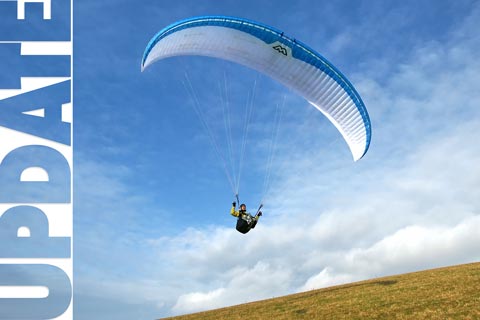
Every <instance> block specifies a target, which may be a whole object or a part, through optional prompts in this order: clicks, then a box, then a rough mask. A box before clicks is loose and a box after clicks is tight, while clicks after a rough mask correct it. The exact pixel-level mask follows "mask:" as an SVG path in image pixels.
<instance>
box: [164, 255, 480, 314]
mask: <svg viewBox="0 0 480 320" xmlns="http://www.w3.org/2000/svg"><path fill="white" fill-rule="evenodd" d="M168 319H169V320H194V319H195V320H213V319H228V320H235V319H239V320H240V319H248V320H252V319H265V320H271V319H275V320H277V319H480V263H472V264H465V265H459V266H454V267H447V268H439V269H433V270H428V271H420V272H414V273H408V274H402V275H397V276H390V277H384V278H378V279H372V280H368V281H361V282H356V283H351V284H346V285H340V286H335V287H330V288H324V289H319V290H313V291H308V292H304V293H298V294H293V295H289V296H285V297H280V298H274V299H269V300H263V301H257V302H252V303H246V304H242V305H238V306H233V307H228V308H222V309H218V310H212V311H206V312H200V313H195V314H190V315H184V316H178V317H172V318H168Z"/></svg>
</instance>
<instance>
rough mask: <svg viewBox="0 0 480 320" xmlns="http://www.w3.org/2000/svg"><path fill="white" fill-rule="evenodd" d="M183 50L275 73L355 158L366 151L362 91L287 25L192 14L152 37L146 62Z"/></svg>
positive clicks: (367, 128)
mask: <svg viewBox="0 0 480 320" xmlns="http://www.w3.org/2000/svg"><path fill="white" fill-rule="evenodd" d="M181 55H200V56H209V57H215V58H220V59H225V60H229V61H232V62H235V63H239V64H242V65H245V66H247V67H250V68H252V69H255V70H257V71H259V72H261V73H264V74H266V75H268V76H270V77H271V78H273V79H275V80H277V81H279V82H280V83H282V84H284V85H285V86H287V87H288V88H290V89H292V90H293V91H295V92H296V93H298V94H299V95H301V96H302V97H304V98H305V99H306V100H307V101H309V102H310V103H311V104H312V105H313V106H315V107H316V108H317V109H318V110H320V111H321V112H322V113H323V114H324V115H325V116H326V117H327V118H328V119H329V120H330V121H331V122H332V123H333V124H334V125H335V127H336V128H337V129H338V131H339V132H340V133H341V134H342V136H343V138H344V139H345V141H346V142H347V144H348V146H349V148H350V151H351V153H352V156H353V159H354V160H355V161H357V160H359V159H360V158H362V157H363V156H364V155H365V153H366V152H367V150H368V148H369V145H370V139H371V124H370V119H369V116H368V113H367V110H366V108H365V105H364V103H363V101H362V99H361V98H360V95H359V94H358V92H357V91H356V90H355V88H354V87H353V85H352V84H351V83H350V81H349V80H348V79H347V78H346V77H345V76H344V75H343V74H342V73H341V72H340V71H339V70H338V69H337V68H335V67H334V66H333V65H332V64H331V63H330V62H329V61H327V60H326V59H325V58H324V57H323V56H321V55H320V54H319V53H317V52H316V51H315V50H313V49H311V48H310V47H308V46H307V45H305V44H303V43H301V42H300V41H298V40H296V39H293V38H291V37H288V36H286V35H285V34H284V33H283V32H282V31H280V30H277V29H275V28H273V27H270V26H267V25H265V24H261V23H258V22H254V21H251V20H246V19H242V18H236V17H226V16H202V17H194V18H189V19H186V20H182V21H178V22H175V23H173V24H171V25H169V26H167V27H166V28H164V29H163V30H161V31H160V32H158V33H157V34H156V35H155V36H154V37H153V38H152V39H151V40H150V42H149V44H148V45H147V47H146V49H145V52H144V55H143V58H142V64H141V68H142V70H144V69H145V68H147V67H148V66H149V65H151V64H152V63H154V62H155V61H157V60H160V59H164V58H168V57H173V56H181Z"/></svg>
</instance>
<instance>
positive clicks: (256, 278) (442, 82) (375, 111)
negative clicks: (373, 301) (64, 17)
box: [74, 0, 480, 319]
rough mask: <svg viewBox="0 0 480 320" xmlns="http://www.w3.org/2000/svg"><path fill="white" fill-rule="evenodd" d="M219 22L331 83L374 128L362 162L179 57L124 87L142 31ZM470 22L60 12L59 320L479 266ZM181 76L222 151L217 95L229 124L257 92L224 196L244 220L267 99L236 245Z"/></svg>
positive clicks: (397, 13) (474, 17)
mask: <svg viewBox="0 0 480 320" xmlns="http://www.w3.org/2000/svg"><path fill="white" fill-rule="evenodd" d="M217 14H219V15H233V16H238V17H243V18H248V19H251V20H256V21H259V22H262V23H265V24H268V25H271V26H274V27H276V28H278V29H281V30H284V31H285V32H286V33H288V34H289V35H291V36H293V37H295V38H297V39H299V40H301V41H302V42H304V43H306V44H308V45H309V46H311V47H312V48H315V49H316V50H317V51H318V52H320V53H321V54H322V55H323V56H325V57H326V58H327V59H328V60H329V61H331V62H332V63H333V64H334V65H335V66H336V67H338V68H339V69H340V70H341V71H342V72H343V73H344V74H345V75H346V76H347V77H348V78H349V79H350V80H351V82H352V83H353V84H354V85H355V87H356V88H357V90H358V92H359V93H360V95H361V96H362V98H363V100H364V102H365V105H366V107H367V109H368V111H369V114H370V118H371V120H372V128H373V136H372V143H371V146H370V150H369V152H368V153H367V155H366V156H365V157H364V158H363V159H362V160H360V161H358V162H356V163H354V162H353V161H352V159H351V155H350V154H349V150H348V147H347V145H346V144H345V142H344V141H343V140H342V138H341V136H340V134H339V133H338V132H337V131H336V130H335V128H334V127H333V125H331V124H330V123H329V122H328V120H326V118H325V117H323V116H322V115H321V114H320V113H319V112H318V111H316V110H315V109H314V108H312V107H311V106H310V105H309V104H308V103H307V102H306V101H304V100H302V98H300V97H298V96H296V95H295V94H293V93H292V92H290V91H288V90H287V89H285V88H284V87H282V86H280V85H278V84H276V83H274V82H273V81H271V80H269V79H268V78H266V77H264V76H259V75H258V74H257V73H255V72H254V71H251V70H247V69H245V68H243V67H239V66H236V65H233V64H231V63H226V62H222V61H219V60H214V59H207V58H200V57H187V58H172V59H167V60H164V61H160V62H157V63H156V64H154V65H153V66H152V67H150V68H148V69H147V70H145V71H144V72H143V73H141V72H140V61H141V58H142V54H143V51H144V49H145V46H146V45H147V43H148V41H149V40H150V38H151V37H152V36H153V35H154V34H155V33H157V32H158V31H159V30H160V29H162V28H163V27H165V26H167V25H169V24H170V23H173V22H175V21H177V20H180V19H184V18H188V17H191V16H197V15H217ZM478 21H480V4H479V3H478V1H455V2H452V1H403V2H402V3H398V2H395V1H355V2H354V3H352V1H335V2H331V1H295V2H285V3H283V2H282V3H275V4H274V3H273V2H271V1H249V0H247V1H242V2H241V3H240V2H239V1H222V2H220V1H178V2H167V1H153V0H150V1H132V0H122V1H110V2H105V1H90V0H83V1H75V2H74V161H75V162H74V259H75V260H74V276H75V278H74V292H75V296H74V299H75V300H74V306H75V307H74V315H75V319H154V318H160V317H164V316H169V315H175V314H183V313H189V312H195V311H199V310H204V309H212V308H218V307H222V306H227V305H232V304H237V303H241V302H247V301H253V300H258V299H265V298H271V297H274V296H281V295H285V294H290V293H295V292H300V291H305V290H309V289H312V288H319V287H324V286H329V285H333V284H338V283H344V282H351V281H356V280H362V279H368V278H373V277H377V276H382V275H389V274H397V273H403V272H409V271H416V270H421V269H425V268H432V267H437V266H444V265H452V264H459V263H464V262H473V261H478V260H479V259H480V256H479V252H480V238H479V237H480V234H479V233H478V230H479V228H480V201H479V199H478V196H477V195H478V193H479V190H478V188H479V185H478V181H480V167H479V166H478V163H479V160H480V149H479V148H478V144H477V141H476V140H477V139H476V134H475V132H477V131H478V129H479V128H480V120H479V119H480V117H479V116H480V114H479V109H478V104H479V103H480V93H479V90H478V83H479V81H480V79H479V76H478V74H480V64H479V62H478V59H477V56H478V51H479V49H480V38H479V35H478V32H477V30H478V29H479V27H480V26H479V22H478ZM185 73H186V74H187V75H188V77H189V78H190V79H191V81H192V85H193V86H194V90H195V92H196V93H197V94H198V96H199V99H200V101H201V102H202V106H203V108H205V110H208V117H209V118H208V119H209V123H211V125H212V127H213V128H214V130H215V135H216V137H218V139H219V142H220V143H221V144H222V150H226V148H225V145H224V143H225V142H224V141H223V140H222V139H223V137H224V134H222V132H223V131H222V130H223V122H221V121H223V120H221V121H220V122H218V121H217V119H218V113H219V112H220V111H221V109H220V107H221V99H220V95H219V92H220V90H219V86H220V85H221V84H222V83H223V81H225V79H226V82H227V88H228V90H227V91H228V97H229V101H230V104H231V105H232V106H235V109H233V108H232V109H233V110H234V111H232V112H234V113H233V115H234V118H235V119H243V118H242V117H243V116H244V111H243V108H244V107H245V101H246V100H247V97H248V95H249V94H250V92H251V91H252V90H253V88H254V86H255V85H254V83H255V81H256V83H257V84H256V87H255V90H256V98H255V104H256V106H255V114H254V118H253V120H252V126H251V130H250V131H249V138H250V139H249V141H248V146H247V149H246V160H245V166H244V169H243V171H242V176H241V177H242V180H241V185H240V197H241V200H242V202H246V203H247V205H248V206H249V208H250V209H251V210H253V208H254V207H256V206H257V205H258V202H259V201H260V198H261V196H260V194H261V193H262V186H263V181H264V177H265V169H264V168H265V161H266V159H267V158H268V150H269V149H268V143H269V137H270V135H271V133H272V132H273V131H272V130H274V129H273V128H274V125H275V122H274V114H275V108H276V106H277V105H278V104H282V101H283V99H285V105H284V107H283V109H282V110H283V116H282V120H281V122H280V129H279V131H278V140H277V144H276V148H275V153H274V161H273V163H272V170H271V179H270V181H271V186H270V188H269V192H268V193H267V197H266V198H265V203H264V204H265V210H264V213H265V214H264V217H263V218H262V220H261V221H260V223H259V225H258V226H257V228H256V229H255V230H253V231H252V232H250V233H248V234H247V235H242V234H240V233H238V232H236V231H235V229H234V225H235V219H234V218H232V217H231V216H230V215H229V213H228V211H229V209H230V204H231V202H232V200H233V193H232V190H231V188H230V186H229V183H228V179H227V178H226V176H225V174H224V171H223V169H222V165H221V162H220V161H219V160H218V158H217V156H216V154H215V152H214V149H213V147H212V145H211V141H210V140H209V138H208V136H207V134H206V132H205V130H204V129H203V128H202V126H201V124H200V122H199V118H198V116H197V115H196V114H195V111H194V108H193V104H192V99H191V97H190V96H189V94H188V92H187V91H186V90H185V86H184V84H183V83H182V81H185ZM220 118H221V117H220ZM238 122H239V121H237V122H235V123H234V126H238V125H239V123H238ZM238 136H239V135H237V137H236V138H235V139H234V140H235V143H236V145H237V146H238V145H239V140H241V138H239V137H238ZM240 136H241V135H240ZM237 150H238V148H237Z"/></svg>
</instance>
